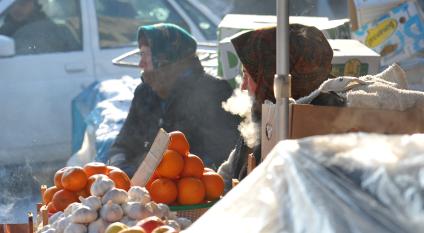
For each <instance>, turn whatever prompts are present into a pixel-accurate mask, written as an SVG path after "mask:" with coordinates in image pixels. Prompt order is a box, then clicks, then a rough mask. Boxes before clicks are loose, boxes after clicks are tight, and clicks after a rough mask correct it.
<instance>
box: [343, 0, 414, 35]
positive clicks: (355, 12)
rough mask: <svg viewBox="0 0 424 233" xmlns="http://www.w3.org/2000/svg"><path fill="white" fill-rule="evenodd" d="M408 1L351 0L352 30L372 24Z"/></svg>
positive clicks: (349, 4)
mask: <svg viewBox="0 0 424 233" xmlns="http://www.w3.org/2000/svg"><path fill="white" fill-rule="evenodd" d="M406 1H407V0H349V3H348V7H349V17H350V22H351V25H352V30H353V31H355V30H357V29H358V28H359V27H361V26H362V25H364V24H366V23H369V22H372V21H373V20H375V19H376V18H378V17H380V16H382V15H384V14H385V13H386V12H388V11H390V10H391V9H392V8H394V7H397V6H399V5H400V4H402V3H403V2H406Z"/></svg>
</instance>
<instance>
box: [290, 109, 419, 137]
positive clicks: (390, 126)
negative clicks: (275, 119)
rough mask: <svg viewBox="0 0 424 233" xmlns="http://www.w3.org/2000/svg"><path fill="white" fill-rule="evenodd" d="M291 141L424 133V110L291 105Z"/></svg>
mask: <svg viewBox="0 0 424 233" xmlns="http://www.w3.org/2000/svg"><path fill="white" fill-rule="evenodd" d="M290 120H291V129H290V138H292V139H297V138H302V137H307V136H314V135H325V134H338V133H347V132H356V131H361V132H370V133H371V132H372V133H383V134H413V133H423V132H424V110H423V109H421V110H420V109H418V108H414V109H410V110H408V111H403V112H402V111H391V110H381V109H365V108H348V107H327V106H314V105H302V104H293V105H291V116H290Z"/></svg>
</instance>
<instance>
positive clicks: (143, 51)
mask: <svg viewBox="0 0 424 233" xmlns="http://www.w3.org/2000/svg"><path fill="white" fill-rule="evenodd" d="M140 55H141V57H140V62H139V63H138V67H140V68H141V69H142V70H144V71H152V70H153V69H154V68H153V62H152V51H151V49H150V47H149V46H145V45H142V46H140Z"/></svg>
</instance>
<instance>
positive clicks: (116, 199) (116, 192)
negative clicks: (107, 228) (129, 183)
mask: <svg viewBox="0 0 424 233" xmlns="http://www.w3.org/2000/svg"><path fill="white" fill-rule="evenodd" d="M108 201H112V202H113V203H116V204H122V203H126V202H127V201H128V193H127V192H126V191H125V190H123V189H118V188H112V189H111V190H109V191H107V193H105V195H104V196H103V197H102V203H103V204H105V203H107V202H108Z"/></svg>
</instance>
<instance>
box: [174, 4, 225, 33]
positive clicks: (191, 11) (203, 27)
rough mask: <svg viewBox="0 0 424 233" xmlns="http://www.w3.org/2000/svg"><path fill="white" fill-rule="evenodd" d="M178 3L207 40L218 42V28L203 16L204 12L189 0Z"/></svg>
mask: <svg viewBox="0 0 424 233" xmlns="http://www.w3.org/2000/svg"><path fill="white" fill-rule="evenodd" d="M178 3H179V4H180V6H181V7H182V8H183V9H184V10H185V11H186V12H187V14H188V15H189V17H190V18H191V19H192V20H193V21H194V23H195V24H196V25H197V27H198V28H199V29H200V31H201V32H202V34H203V35H204V36H205V38H206V39H207V40H216V38H217V35H216V32H217V27H216V25H215V24H214V23H213V22H212V21H211V20H210V19H208V17H206V16H205V15H204V14H203V12H202V11H200V10H199V9H197V8H196V7H195V6H193V5H192V4H191V3H189V2H188V1H187V0H181V1H179V2H178Z"/></svg>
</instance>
